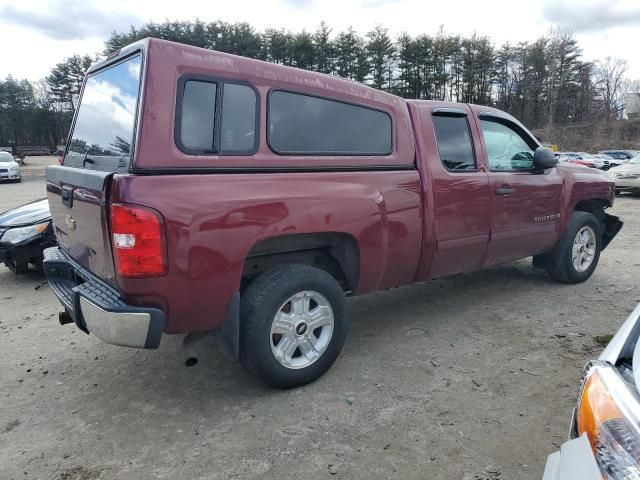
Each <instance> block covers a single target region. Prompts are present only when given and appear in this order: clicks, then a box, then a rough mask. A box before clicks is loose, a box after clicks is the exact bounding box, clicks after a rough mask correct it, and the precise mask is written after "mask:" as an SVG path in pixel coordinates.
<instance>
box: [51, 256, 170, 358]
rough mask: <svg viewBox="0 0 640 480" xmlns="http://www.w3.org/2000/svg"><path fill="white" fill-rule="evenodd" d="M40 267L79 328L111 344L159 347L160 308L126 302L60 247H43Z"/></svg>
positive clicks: (161, 326)
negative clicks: (41, 265)
mask: <svg viewBox="0 0 640 480" xmlns="http://www.w3.org/2000/svg"><path fill="white" fill-rule="evenodd" d="M43 268H44V273H45V275H46V276H47V281H48V282H49V285H50V286H51V289H52V290H53V292H54V293H55V294H56V297H58V300H60V303H62V305H63V306H64V308H65V310H66V312H67V313H68V314H69V316H70V317H71V318H72V319H73V321H74V322H75V324H76V325H77V326H78V328H80V329H81V330H83V331H84V332H86V333H92V334H94V335H95V336H96V337H98V338H99V339H101V340H103V341H104V342H107V343H111V344H113V345H121V346H125V347H136V348H158V346H159V345H160V339H161V338H162V331H163V329H164V324H165V315H164V313H163V312H162V311H161V310H159V309H157V308H145V307H134V306H132V305H128V304H126V303H125V302H123V301H122V299H121V298H120V296H119V294H118V292H117V291H116V290H115V289H113V288H112V287H111V286H110V285H108V284H107V283H105V282H103V281H102V280H100V279H99V278H97V277H95V276H94V275H93V274H92V273H91V272H89V271H88V270H87V269H85V268H83V267H82V266H80V265H78V264H77V263H76V262H75V261H74V260H73V259H72V258H71V257H69V256H68V255H67V254H66V253H65V252H63V251H62V250H61V249H60V248H59V247H52V248H48V249H46V250H45V251H44V262H43Z"/></svg>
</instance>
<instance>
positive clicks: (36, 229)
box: [0, 198, 56, 274]
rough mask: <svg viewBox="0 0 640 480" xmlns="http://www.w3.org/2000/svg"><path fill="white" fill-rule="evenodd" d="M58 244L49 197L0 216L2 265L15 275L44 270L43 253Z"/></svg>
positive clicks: (0, 256) (0, 259) (0, 260)
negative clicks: (31, 270)
mask: <svg viewBox="0 0 640 480" xmlns="http://www.w3.org/2000/svg"><path fill="white" fill-rule="evenodd" d="M55 245H56V240H55V236H54V234H53V227H52V226H51V213H50V212H49V202H48V201H47V199H46V198H44V199H42V200H38V201H36V202H32V203H28V204H26V205H22V206H21V207H18V208H14V209H13V210H8V211H6V212H4V213H2V214H0V262H1V263H4V264H5V265H6V266H7V267H8V268H10V269H11V270H13V272H15V273H16V274H22V273H26V272H27V271H28V269H29V264H31V265H33V266H34V267H36V268H39V269H41V268H42V259H43V253H42V252H43V251H44V249H45V248H49V247H53V246H55Z"/></svg>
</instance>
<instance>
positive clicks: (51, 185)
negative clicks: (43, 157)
mask: <svg viewBox="0 0 640 480" xmlns="http://www.w3.org/2000/svg"><path fill="white" fill-rule="evenodd" d="M111 175H112V174H111V173H109V172H100V171H92V170H81V169H77V168H70V167H59V166H50V167H48V168H47V197H48V199H49V208H50V210H51V218H52V220H53V224H54V231H55V235H56V240H57V242H58V245H59V246H60V248H62V249H63V250H64V251H65V252H67V253H68V254H69V255H71V257H72V258H73V259H74V260H75V261H76V262H78V263H79V264H80V265H82V266H83V267H85V268H87V269H88V270H90V271H91V272H93V273H94V274H95V275H97V276H98V277H100V278H102V279H104V280H106V281H107V282H109V283H111V284H115V273H114V266H113V257H112V254H111V242H110V235H109V226H108V221H107V218H108V217H107V213H108V212H107V191H108V186H109V181H110V177H111Z"/></svg>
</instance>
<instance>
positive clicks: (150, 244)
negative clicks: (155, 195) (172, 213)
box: [111, 204, 167, 278]
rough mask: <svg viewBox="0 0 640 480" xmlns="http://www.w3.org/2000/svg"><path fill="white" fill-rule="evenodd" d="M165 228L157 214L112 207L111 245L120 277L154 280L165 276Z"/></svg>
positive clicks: (150, 211) (133, 206) (151, 211)
mask: <svg viewBox="0 0 640 480" xmlns="http://www.w3.org/2000/svg"><path fill="white" fill-rule="evenodd" d="M163 232H164V227H163V222H162V217H161V216H160V214H159V213H158V212H156V211H155V210H152V209H150V208H146V207H139V206H137V205H123V204H113V205H111V233H112V238H111V242H112V245H113V257H114V260H115V264H116V272H117V274H118V275H119V276H121V277H129V278H139V277H157V276H161V275H164V274H166V273H167V261H166V255H165V248H164V233H163Z"/></svg>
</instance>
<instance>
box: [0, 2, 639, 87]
mask: <svg viewBox="0 0 640 480" xmlns="http://www.w3.org/2000/svg"><path fill="white" fill-rule="evenodd" d="M196 18H200V19H201V20H203V21H212V20H217V19H220V20H225V21H228V22H234V21H246V22H249V23H251V24H252V25H254V26H255V27H256V28H258V29H260V30H262V29H264V28H267V27H274V28H285V29H290V30H293V31H299V30H302V29H306V30H310V31H314V30H315V29H316V27H317V25H318V24H319V23H320V21H321V20H325V21H326V22H327V23H328V24H329V26H330V27H332V28H333V29H334V32H336V31H340V30H344V29H346V28H347V27H348V26H350V25H351V26H353V27H354V28H355V29H356V30H357V31H358V32H360V33H362V34H364V33H366V32H367V31H368V30H370V29H371V28H372V27H373V26H375V25H376V24H382V25H383V26H385V27H387V28H389V30H390V31H391V33H392V34H394V35H395V34H397V33H398V32H401V31H407V32H408V33H410V34H414V35H415V34H418V33H430V34H434V33H436V32H437V31H438V29H439V28H440V26H441V25H442V26H444V28H445V30H446V31H447V32H450V33H461V34H466V35H468V34H471V33H473V32H477V33H478V34H480V35H487V36H489V37H491V38H492V39H493V41H494V42H495V43H498V44H500V43H502V42H505V41H507V40H508V41H510V42H513V43H515V42H519V41H525V40H534V39H536V38H537V37H538V36H540V35H543V34H545V33H547V32H548V31H549V29H550V28H551V27H552V26H561V27H563V28H568V29H570V30H572V31H573V32H574V34H575V36H576V37H577V39H578V40H579V42H580V45H581V46H582V48H583V51H584V56H585V58H586V59H588V60H596V59H599V58H604V57H606V56H614V57H620V58H625V59H626V60H628V62H629V74H628V76H629V77H631V78H640V55H638V53H637V50H638V47H637V44H638V40H639V38H640V35H638V34H639V33H640V0H527V1H519V0H483V1H478V0H449V1H435V0H430V1H425V0H231V1H225V0H217V1H208V2H204V1H201V0H200V1H198V0H180V1H177V2H174V1H172V2H162V1H158V0H109V1H98V0H80V1H77V0H0V45H1V47H0V78H4V77H5V76H6V75H8V74H12V75H13V76H14V77H17V78H28V79H30V80H38V79H40V78H42V77H44V76H45V75H47V74H48V73H49V70H50V69H51V67H53V66H54V65H55V64H56V63H58V62H60V61H61V60H62V59H63V58H64V57H66V56H70V55H73V54H75V53H78V54H85V53H88V54H90V55H93V54H95V53H97V52H100V51H101V50H102V49H103V47H104V40H105V39H106V38H107V37H108V36H109V33H110V32H111V31H113V30H117V31H123V30H127V29H128V27H129V25H131V24H135V25H141V24H143V23H145V22H147V21H149V20H153V21H157V22H161V21H164V20H166V19H170V20H195V19H196Z"/></svg>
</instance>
